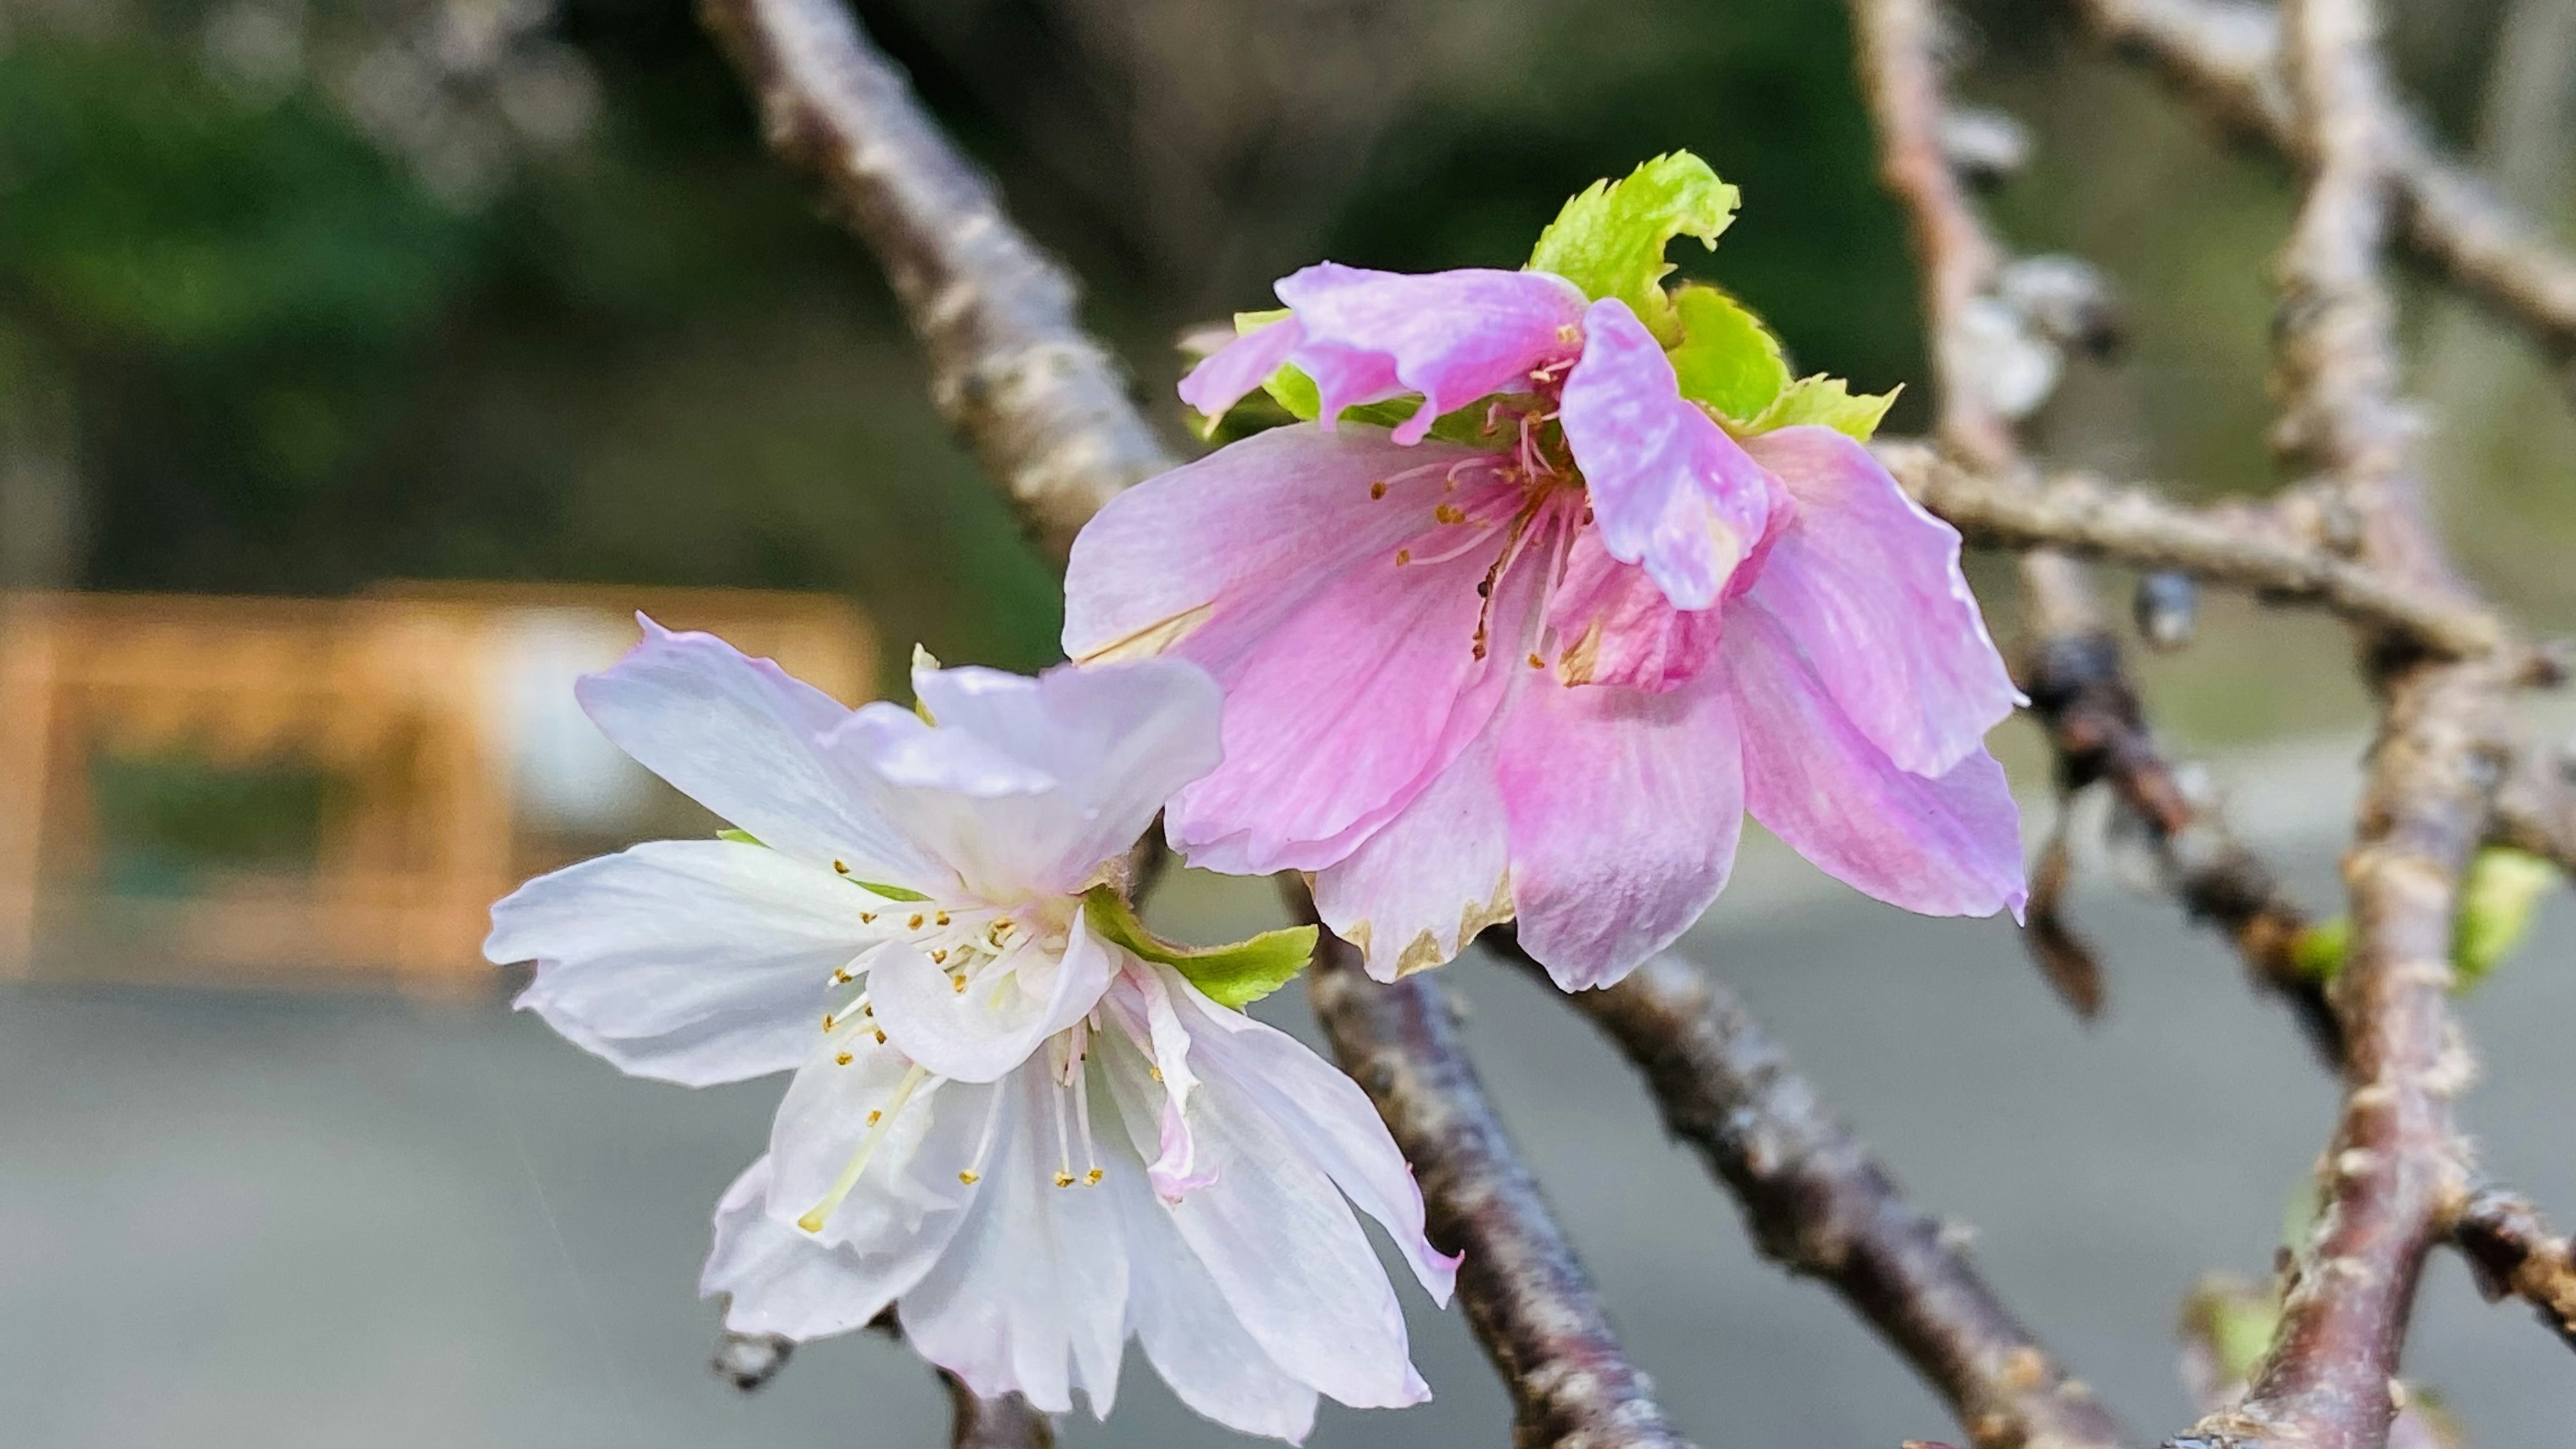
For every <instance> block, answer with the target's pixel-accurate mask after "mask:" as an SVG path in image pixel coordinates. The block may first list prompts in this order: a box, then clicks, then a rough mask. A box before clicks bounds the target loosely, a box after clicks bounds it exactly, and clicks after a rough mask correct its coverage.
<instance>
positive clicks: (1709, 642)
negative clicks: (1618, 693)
mask: <svg viewBox="0 0 2576 1449" xmlns="http://www.w3.org/2000/svg"><path fill="white" fill-rule="evenodd" d="M1722 615H1723V611H1721V610H1718V609H1691V610H1683V609H1676V608H1674V607H1673V605H1672V601H1671V600H1670V599H1667V598H1665V597H1664V594H1663V591H1662V590H1661V589H1660V588H1659V587H1657V585H1656V583H1655V581H1654V579H1653V578H1652V577H1651V576H1650V575H1648V574H1647V572H1646V571H1645V570H1644V569H1641V568H1639V567H1637V566H1636V565H1635V564H1629V563H1621V562H1620V561H1619V560H1617V559H1615V558H1612V557H1611V556H1610V552H1609V550H1608V548H1606V547H1605V546H1604V545H1603V541H1602V534H1601V531H1600V530H1599V529H1597V528H1586V529H1579V530H1577V531H1576V532H1575V534H1574V538H1573V542H1572V543H1571V545H1570V546H1569V547H1568V549H1567V552H1566V566H1565V578H1564V580H1563V582H1561V583H1559V584H1558V585H1557V588H1556V594H1555V596H1554V597H1553V598H1552V599H1550V600H1549V602H1548V610H1547V627H1548V633H1549V636H1550V645H1549V649H1548V655H1549V657H1548V660H1547V663H1548V667H1549V668H1550V669H1552V670H1554V671H1555V674H1556V678H1557V681H1558V682H1559V683H1561V684H1569V685H1584V684H1603V685H1615V684H1624V685H1632V686H1634V687H1636V688H1638V689H1643V690H1648V691H1651V692H1655V693H1661V692H1663V691H1664V690H1667V689H1671V688H1674V687H1675V686H1677V685H1679V684H1681V683H1682V682H1684V681H1685V680H1688V679H1690V678H1691V677H1692V676H1693V675H1696V674H1698V673H1699V672H1700V670H1701V669H1703V668H1705V667H1707V665H1708V664H1709V662H1710V661H1711V660H1713V659H1715V658H1716V657H1717V639H1718V633H1719V628H1720V622H1721V618H1722Z"/></svg>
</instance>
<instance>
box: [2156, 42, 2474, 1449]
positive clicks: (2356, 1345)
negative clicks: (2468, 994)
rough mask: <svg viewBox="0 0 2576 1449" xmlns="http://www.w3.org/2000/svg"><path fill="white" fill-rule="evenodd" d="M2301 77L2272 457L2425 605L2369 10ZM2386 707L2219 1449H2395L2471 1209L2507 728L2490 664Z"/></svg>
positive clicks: (2319, 47) (2402, 679)
mask: <svg viewBox="0 0 2576 1449" xmlns="http://www.w3.org/2000/svg"><path fill="white" fill-rule="evenodd" d="M2282 23H2283V27H2284V39H2285V46H2284V50H2285V55H2284V59H2285V62H2286V74H2287V76H2288V79H2289V84H2290V90H2291V95H2292V99H2293V102H2294V111H2295V114H2296V116H2297V121H2298V137H2299V145H2298V147H2297V151H2298V153H2299V154H2300V155H2301V156H2302V157H2304V158H2305V159H2306V160H2307V161H2308V163H2309V176H2308V181H2307V186H2306V190H2305V195H2304V197H2303V198H2302V201H2301V205H2300V208H2299V215H2298V219H2297V222H2296V224H2295V225H2294V227H2293V229H2292V231H2291V235H2290V240H2289V243H2288V245H2287V246H2286V247H2285V248H2284V250H2283V252H2282V256H2281V262H2280V272H2281V283H2282V300H2281V313H2280V318H2279V323H2278V325H2277V327H2276V329H2275V336H2276V344H2277V354H2278V380H2277V387H2278V390H2279V392H2280V394H2281V396H2282V397H2283V398H2284V400H2285V405H2284V409H2283V415H2282V425H2281V427H2280V428H2279V429H2278V430H2277V431H2276V434H2275V439H2276V442H2277V443H2278V444H2279V445H2280V447H2281V448H2282V451H2283V453H2284V455H2285V457H2287V458H2288V459H2289V460H2291V461H2292V462H2293V463H2294V464H2298V465H2303V466H2305V467H2307V468H2310V469H2312V470H2314V471H2315V472H2317V473H2318V474H2320V475H2322V476H2324V477H2326V478H2328V479H2330V480H2331V481H2332V482H2333V484H2334V485H2335V486H2336V487H2337V488H2338V489H2339V491H2340V492H2341V494H2342V496H2343V497H2344V498H2345V499H2346V500H2347V501H2348V502H2349V504H2350V506H2351V507H2352V509H2353V510H2354V512H2355V513H2356V514H2357V515H2358V516H2359V519H2360V522H2361V533H2362V540H2363V543H2362V557H2363V558H2364V560H2365V561H2367V562H2369V563H2371V564H2373V565H2375V566H2377V567H2380V568H2384V569H2389V570H2392V571H2396V572H2400V573H2403V574H2405V575H2407V576H2408V577H2410V578H2412V579H2414V580H2416V581H2419V582H2421V583H2423V584H2425V585H2427V586H2435V587H2439V586H2445V585H2448V584H2449V583H2450V572H2449V568H2448V565H2447V563H2446V561H2445V560H2444V559H2443V558H2442V556H2441V553H2440V551H2439V547H2438V545H2437V544H2436V543H2435V541H2434V539H2433V535H2432V533H2431V531H2430V529H2429V528H2428V527H2427V526H2426V524H2425V521H2424V517H2423V508H2422V500H2421V490H2420V488H2419V486H2418V485H2417V482H2416V480H2415V478H2414V476H2413V473H2412V471H2411V468H2412V461H2411V458H2410V456H2409V454H2410V447H2411V443H2412V440H2413V427H2412V424H2411V421H2410V419H2409V418H2408V415H2407V412H2406V409H2405V408H2404V407H2403V406H2402V405H2401V404H2400V403H2399V401H2398V398H2397V394H2396V381H2397V362H2396V357H2397V354H2396V345H2395V340H2394V333H2393V317H2392V313H2393V307H2392V304H2391V301H2390V298H2389V296H2388V293H2387V290H2386V288H2385V286H2384V284H2383V282H2382V279H2381V277H2380V275H2379V267H2380V261H2381V256H2382V252H2383V250H2384V247H2385V245H2386V240H2387V233H2388V222H2389V210H2390V208H2389V188H2388V176H2387V170H2386V166H2387V161H2388V156H2389V152H2388V150H2387V148H2386V145H2385V140H2384V135H2385V125H2386V119H2385V118H2387V117H2389V116H2391V115H2393V114H2394V111H2393V104H2392V102H2391V101H2390V99H2389V97H2388V95H2387V92H2386V81H2385V78H2384V76H2383V75H2382V74H2381V71H2380V67H2379V60H2378V52H2377V34H2376V18H2375V16H2374V14H2373V12H2372V9H2371V6H2370V3H2369V0H2290V4H2289V5H2288V6H2287V8H2286V9H2285V10H2284V12H2283V16H2282ZM2370 663H2371V665H2372V672H2373V674H2374V675H2375V682H2376V683H2378V684H2379V686H2380V688H2381V689H2382V691H2383V693H2384V694H2385V696H2386V699H2387V707H2386V713H2385V716H2384V719H2383V722H2382V725H2381V732H2380V738H2379V741H2378V743H2377V745H2376V747H2375V748H2374V750H2373V751H2372V755H2371V760H2370V769H2369V782H2368V786H2367V789H2366V791H2365V794H2364V797H2363V802H2362V810H2361V817H2360V825H2359V829H2358V830H2357V832H2356V836H2355V840H2354V843H2353V847H2352V850H2351V851H2350V853H2349V854H2347V855H2346V857H2345V860H2344V879H2345V882H2346V884H2347V886H2348V887H2349V889H2350V891H2351V895H2352V915H2353V939H2352V947H2351V951H2350V954H2349V956H2348V958H2347V960H2346V962H2345V965H2344V969H2343V971H2342V973H2341V974H2340V976H2339V977H2338V980H2337V992H2338V1002H2337V1004H2338V1006H2339V1007H2340V1009H2341V1014H2342V1018H2343V1022H2344V1026H2345V1036H2346V1061H2345V1073H2344V1077H2345V1083H2346V1090H2345V1095H2344V1103H2343V1109H2342V1111H2341V1113H2340V1114H2339V1117H2338V1121H2337V1124H2336V1128H2335V1134H2334V1139H2333V1141H2332V1142H2331V1143H2330V1145H2329V1146H2328V1148H2327V1152H2326V1156H2325V1159H2324V1161H2325V1180H2324V1184H2323V1203H2322V1211H2321V1212H2320V1213H2319V1215H2318V1218H2317V1225H2316V1228H2315V1230H2314V1231H2313V1233H2312V1234H2311V1236H2310V1238H2309V1240H2308V1242H2307V1243H2306V1245H2305V1246H2304V1247H2303V1248H2302V1250H2301V1251H2300V1253H2299V1255H2298V1257H2297V1259H2296V1261H2295V1263H2294V1266H2293V1269H2292V1276H2291V1280H2290V1284H2289V1288H2288V1291H2287V1293H2286V1295H2285V1297H2284V1299H2283V1303H2282V1313H2281V1322H2280V1326H2279V1328H2278V1330H2277V1331H2276V1333H2275V1335H2274V1337H2273V1340H2272V1345H2271V1348H2270V1349H2269V1351H2268V1352H2267V1353H2266V1354H2265V1357H2264V1361H2263V1363H2262V1365H2261V1366H2260V1368H2259V1369H2258V1370H2257V1372H2256V1373H2255V1374H2254V1376H2253V1388H2252V1391H2251V1392H2250V1393H2249V1395H2248V1396H2247V1397H2246V1399H2245V1401H2244V1402H2243V1403H2242V1404H2240V1405H2238V1406H2236V1407H2235V1408H2234V1409H2232V1410H2230V1411H2227V1412H2224V1413H2221V1414H2216V1415H2212V1416H2210V1417H2209V1418H2207V1419H2204V1420H2203V1421H2202V1424H2201V1429H2202V1431H2203V1432H2204V1433H2206V1434H2208V1435H2209V1436H2211V1437H2213V1438H2217V1439H2219V1440H2220V1442H2238V1443H2242V1442H2277V1443H2289V1444H2298V1445H2302V1446H2308V1449H2380V1446H2382V1445H2384V1444H2386V1442H2387V1439H2388V1432H2389V1423H2390V1420H2391V1419H2392V1418H2393V1417H2394V1415H2395V1413H2396V1410H2397V1407H2398V1400H2399V1398H2400V1397H2401V1396H2402V1391H2400V1390H2398V1389H2397V1388H2396V1373H2397V1363H2398V1353H2399V1349H2400V1346H2401V1345H2402V1344H2403V1342H2404V1340H2405V1332H2406V1323H2407V1319H2408V1316H2409V1313H2410V1311H2411V1309H2412V1306H2413V1300H2414V1294H2415V1285H2416V1283H2417V1281H2418V1279H2419V1278H2420V1276H2421V1274H2422V1271H2423V1265H2424V1257H2425V1254H2426V1253H2427V1251H2428V1250H2429V1249H2430V1248H2431V1246H2432V1244H2433V1242H2434V1240H2435V1239H2436V1238H2437V1237H2438V1236H2439V1235H2440V1233H2441V1232H2442V1230H2443V1228H2444V1226H2445V1225H2446V1222H2447V1215H2448V1214H2449V1213H2450V1212H2451V1211H2452V1210H2453V1209H2455V1208H2456V1207H2457V1206H2458V1204H2459V1203H2460V1202H2461V1201H2462V1199H2463V1197H2464V1196H2465V1190H2466V1181H2467V1164H2466V1150H2465V1148H2464V1147H2463V1145H2462V1144H2461V1142H2460V1139H2459V1137H2458V1134H2457V1131H2456V1129H2455V1127H2454V1126H2453V1123H2452V1116H2451V1099H2452V1098H2453V1097H2454V1096H2455V1095H2457V1093H2458V1092H2459V1091H2460V1090H2461V1088H2462V1087H2464V1086H2465V1085H2466V1083H2467V1080H2468V1078H2469V1076H2470V1075H2471V1073H2470V1068H2469V1065H2468V1057H2467V1052H2466V1049H2465V1047H2464V1046H2462V1045H2460V1043H2459V1041H2458V1038H2457V1033H2456V1029H2455V1028H2454V1027H2453V1025H2452V1023H2451V1020H2450V1014H2449V1006H2448V991H2449V988H2450V985H2451V982H2452V971H2451V964H2450V948H2451V934H2452V920H2453V917H2454V916H2455V915H2456V913H2457V909H2458V898H2459V888H2460V880H2461V877H2462V874H2463V873H2464V872H2465V870H2466V869H2467V865H2468V860H2469V856H2470V854H2471V853H2472V852H2473V851H2474V850H2475V849H2476V848H2477V846H2478V844H2479V842H2480V840H2481V839H2482V838H2483V837H2484V834H2485V831H2486V827H2487V818H2488V812H2489V806H2490V800H2491V796H2492V794H2493V791H2494V788H2495V776H2496V771H2497V768H2498V766H2499V764H2500V763H2501V759H2502V754H2501V751H2502V749H2503V743H2504V737H2505V727H2504V721H2503V718H2502V714H2503V708H2502V704H2503V700H2502V696H2503V685H2504V682H2505V681H2504V678H2503V676H2502V675H2501V674H2500V673H2499V671H2497V670H2496V669H2495V668H2494V666H2493V665H2492V664H2490V663H2483V662H2479V661H2465V662H2448V663H2445V662H2436V661H2430V660H2426V659H2423V658H2422V657H2420V656H2416V655H2413V654H2411V653H2409V652H2407V651H2404V650H2402V649H2398V648H2395V647H2383V648H2382V649H2380V650H2379V651H2377V652H2376V654H2375V655H2374V657H2373V658H2372V659H2371V661H2370Z"/></svg>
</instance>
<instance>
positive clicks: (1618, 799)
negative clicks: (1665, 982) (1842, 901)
mask: <svg viewBox="0 0 2576 1449" xmlns="http://www.w3.org/2000/svg"><path fill="white" fill-rule="evenodd" d="M1720 683H1721V681H1720V676H1719V674H1718V672H1717V671H1715V670H1712V671H1709V672H1708V673H1706V674H1703V675H1702V676H1701V677H1700V678H1699V679H1697V680H1694V681H1692V683H1691V684H1690V685H1688V686H1686V687H1684V688H1681V689H1676V690H1673V691H1671V692H1669V693H1665V694H1648V693H1646V692H1644V691H1642V690H1635V689H1623V688H1617V687H1591V688H1583V689H1568V688H1566V687H1565V686H1563V685H1560V684H1558V683H1557V682H1556V681H1555V679H1554V678H1553V677H1552V676H1541V675H1537V674H1536V673H1535V671H1533V675H1532V677H1531V679H1530V680H1529V681H1528V682H1527V683H1526V684H1525V686H1524V687H1523V688H1522V689H1520V690H1519V691H1518V692H1517V693H1515V694H1514V695H1513V697H1512V700H1511V703H1510V704H1509V705H1508V706H1506V712H1505V714H1504V716H1503V719H1502V724H1501V731H1502V733H1501V750H1500V756H1499V764H1498V767H1497V773H1498V775H1499V777H1500V779H1501V781H1502V790H1503V802H1504V807H1505V809H1506V810H1507V811H1508V812H1509V814H1510V818H1511V849H1512V898H1513V901H1514V903H1515V904H1516V905H1517V906H1518V907H1519V911H1520V940H1521V944H1522V945H1523V946H1525V947H1527V948H1528V950H1529V953H1530V954H1531V955H1532V956H1534V957H1536V958H1537V959H1538V961H1539V962H1540V964H1542V965H1544V966H1546V967H1547V971H1548V975H1549V976H1551V977H1553V978H1554V979H1555V981H1556V984H1557V985H1559V986H1561V987H1563V988H1565V989H1566V990H1568V991H1579V990H1583V989H1585V988H1588V987H1593V986H1606V985H1608V984H1610V983H1611V982H1614V981H1617V980H1618V979H1619V978H1620V977H1622V976H1625V975H1627V974H1628V972H1630V971H1631V970H1633V969H1635V968H1636V966H1637V964H1638V963H1639V962H1641V961H1643V960H1645V959H1646V958H1647V957H1648V956H1650V955H1653V954H1654V953H1655V952H1657V951H1660V950H1662V949H1663V948H1664V947H1666V946H1669V945H1671V944H1672V943H1673V940H1674V938H1676V937H1678V936H1680V935H1681V933H1682V932H1683V931H1685V930H1688V929H1689V928H1690V925H1691V923H1692V922H1694V921H1696V920H1698V919H1699V917H1700V913H1701V912H1703V911H1705V910H1707V909H1708V905H1709V902H1711V901H1713V900H1715V899H1717V893H1718V891H1719V890H1720V889H1722V888H1723V887H1724V886H1725V884H1726V876H1727V871H1728V869H1729V868H1730V867H1731V866H1733V864H1734V863H1735V843H1736V838H1737V836H1738V835H1740V834H1741V833H1742V831H1743V828H1744V793H1743V792H1744V777H1743V773H1742V769H1741V765H1740V755H1739V751H1738V748H1737V743H1736V724H1735V714H1734V711H1733V709H1732V708H1731V707H1730V706H1729V704H1728V701H1727V698H1726V695H1725V693H1724V692H1723V689H1722V688H1721V687H1720Z"/></svg>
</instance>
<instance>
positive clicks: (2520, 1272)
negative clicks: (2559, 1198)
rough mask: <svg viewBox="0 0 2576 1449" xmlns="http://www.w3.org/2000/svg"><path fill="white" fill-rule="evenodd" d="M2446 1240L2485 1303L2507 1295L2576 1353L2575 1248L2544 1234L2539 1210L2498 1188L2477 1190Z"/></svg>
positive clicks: (2551, 1235)
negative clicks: (2473, 1275)
mask: <svg viewBox="0 0 2576 1449" xmlns="http://www.w3.org/2000/svg"><path fill="white" fill-rule="evenodd" d="M2451 1240H2452V1241H2453V1242H2454V1243H2456V1244H2457V1245H2458V1246H2459V1249H2460V1251H2461V1252H2463V1253H2465V1254H2467V1255H2468V1259H2469V1263H2470V1266H2472V1267H2474V1268H2475V1269H2476V1270H2477V1278H2478V1288H2479V1291H2481V1292H2483V1293H2485V1294H2486V1297H2487V1301H2488V1302H2490V1303H2493V1302H2496V1301H2498V1300H2500V1299H2502V1298H2503V1297H2504V1296H2505V1295H2507V1294H2512V1295H2514V1296H2515V1297H2518V1298H2520V1299H2522V1301H2524V1302H2525V1303H2528V1304H2530V1305H2531V1306H2532V1307H2533V1308H2534V1309H2536V1310H2538V1312H2539V1314H2540V1321H2541V1322H2543V1323H2545V1324H2547V1325H2549V1327H2550V1328H2552V1329H2553V1330H2555V1331H2556V1332H2557V1334H2558V1336H2559V1337H2560V1338H2563V1339H2565V1340H2566V1341H2567V1343H2568V1346H2569V1347H2571V1348H2576V1247H2571V1246H2570V1244H2569V1243H2568V1240H2567V1239H2565V1238H2562V1237H2558V1236H2555V1235H2553V1234H2552V1233H2551V1232H2550V1231H2549V1227H2548V1225H2547V1224H2546V1223H2543V1222H2542V1221H2541V1220H2540V1210H2539V1209H2538V1208H2535V1207H2533V1206H2532V1205H2531V1204H2530V1203H2529V1202H2528V1201H2526V1200H2524V1199H2523V1198H2521V1197H2519V1196H2517V1195H2516V1194H2513V1193H2510V1192H2507V1191H2505V1190H2503V1189H2502V1188H2495V1187H2488V1188H2482V1189H2480V1190H2479V1191H2477V1192H2475V1193H2473V1194H2471V1195H2470V1197H2469V1201H2468V1203H2467V1205H2466V1206H2464V1207H2462V1208H2461V1209H2460V1212H2459V1216H2458V1218H2457V1219H2456V1220H2455V1221H2454V1222H2453V1223H2452V1225H2451Z"/></svg>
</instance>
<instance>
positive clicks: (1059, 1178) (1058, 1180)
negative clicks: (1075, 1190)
mask: <svg viewBox="0 0 2576 1449" xmlns="http://www.w3.org/2000/svg"><path fill="white" fill-rule="evenodd" d="M1055 1185H1056V1186H1058V1187H1071V1186H1073V1174H1072V1173H1070V1172H1059V1173H1057V1174H1056V1175H1055Z"/></svg>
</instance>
